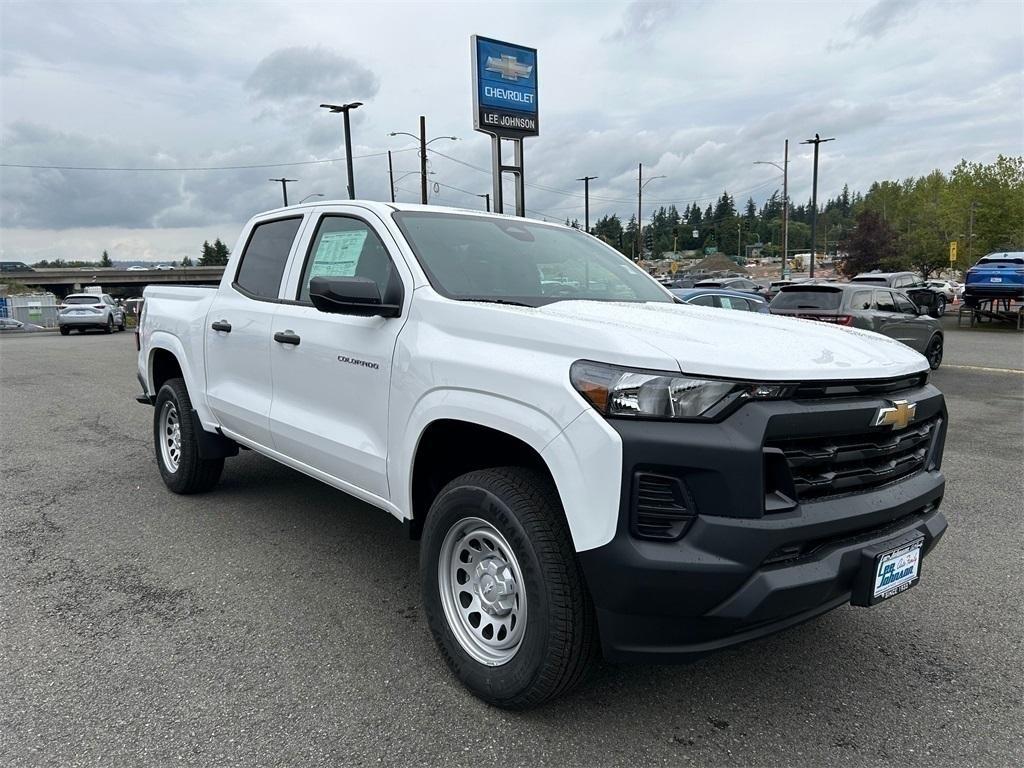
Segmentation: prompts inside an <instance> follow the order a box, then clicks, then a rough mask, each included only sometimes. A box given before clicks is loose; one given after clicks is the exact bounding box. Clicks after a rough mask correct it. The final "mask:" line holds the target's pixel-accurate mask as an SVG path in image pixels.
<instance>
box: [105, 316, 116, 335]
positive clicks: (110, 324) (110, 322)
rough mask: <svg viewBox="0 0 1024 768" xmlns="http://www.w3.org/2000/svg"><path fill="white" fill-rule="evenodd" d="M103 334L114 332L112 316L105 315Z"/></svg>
mask: <svg viewBox="0 0 1024 768" xmlns="http://www.w3.org/2000/svg"><path fill="white" fill-rule="evenodd" d="M103 332H104V333H113V332H114V316H113V315H107V325H106V326H105V327H104V328H103Z"/></svg>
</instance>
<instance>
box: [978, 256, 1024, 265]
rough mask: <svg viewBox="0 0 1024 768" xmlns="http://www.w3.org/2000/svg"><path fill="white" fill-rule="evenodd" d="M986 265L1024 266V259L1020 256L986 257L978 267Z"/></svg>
mask: <svg viewBox="0 0 1024 768" xmlns="http://www.w3.org/2000/svg"><path fill="white" fill-rule="evenodd" d="M986 264H1024V258H1021V257H1019V256H985V257H983V258H982V260H981V261H980V262H979V263H978V266H984V265H986Z"/></svg>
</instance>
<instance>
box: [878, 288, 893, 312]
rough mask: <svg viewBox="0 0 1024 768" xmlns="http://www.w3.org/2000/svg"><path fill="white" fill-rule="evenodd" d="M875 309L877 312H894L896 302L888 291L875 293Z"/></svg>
mask: <svg viewBox="0 0 1024 768" xmlns="http://www.w3.org/2000/svg"><path fill="white" fill-rule="evenodd" d="M875 308H876V309H877V310H878V311H879V312H895V311H896V302H895V301H893V298H892V294H891V293H890V292H889V291H875Z"/></svg>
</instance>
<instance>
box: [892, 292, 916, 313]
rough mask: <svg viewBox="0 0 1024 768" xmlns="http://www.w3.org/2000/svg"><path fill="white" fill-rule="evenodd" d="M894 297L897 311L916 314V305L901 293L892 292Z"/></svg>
mask: <svg viewBox="0 0 1024 768" xmlns="http://www.w3.org/2000/svg"><path fill="white" fill-rule="evenodd" d="M893 295H894V296H895V297H896V306H897V307H899V311H900V312H902V313H903V314H905V315H916V314H917V305H916V304H914V302H912V301H911V300H910V299H908V298H907V297H906V296H903V295H901V294H898V293H896V294H893Z"/></svg>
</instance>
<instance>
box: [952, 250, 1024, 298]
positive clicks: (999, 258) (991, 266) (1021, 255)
mask: <svg viewBox="0 0 1024 768" xmlns="http://www.w3.org/2000/svg"><path fill="white" fill-rule="evenodd" d="M985 299H1004V300H1010V301H1024V251H1004V252H1002V253H990V254H988V255H987V256H982V257H981V258H980V259H979V260H978V263H977V264H975V265H974V266H973V267H971V268H970V269H968V270H967V279H966V280H965V281H964V303H965V304H966V305H967V306H969V307H976V306H977V305H978V304H979V303H980V302H981V301H983V300H985Z"/></svg>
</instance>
